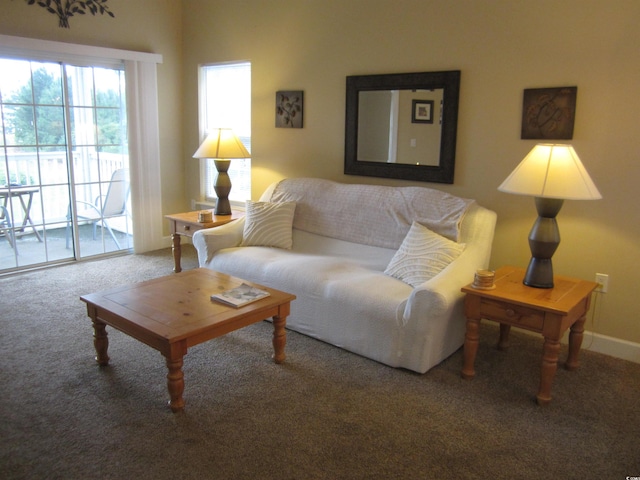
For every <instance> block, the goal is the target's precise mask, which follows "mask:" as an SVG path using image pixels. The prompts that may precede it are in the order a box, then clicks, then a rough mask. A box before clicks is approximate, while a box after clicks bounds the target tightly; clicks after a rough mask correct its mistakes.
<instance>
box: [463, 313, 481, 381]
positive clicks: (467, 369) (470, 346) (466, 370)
mask: <svg viewBox="0 0 640 480" xmlns="http://www.w3.org/2000/svg"><path fill="white" fill-rule="evenodd" d="M479 331H480V319H479V318H468V319H467V331H466V333H465V335H464V365H463V367H462V378H465V379H467V380H470V379H472V378H473V377H475V375H476V372H475V370H474V367H473V364H474V363H475V361H476V354H477V353H478V339H479V338H480V334H479Z"/></svg>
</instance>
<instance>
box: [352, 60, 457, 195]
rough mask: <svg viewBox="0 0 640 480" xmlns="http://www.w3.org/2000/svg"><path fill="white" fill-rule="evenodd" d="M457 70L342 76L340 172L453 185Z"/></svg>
mask: <svg viewBox="0 0 640 480" xmlns="http://www.w3.org/2000/svg"><path fill="white" fill-rule="evenodd" d="M459 93H460V71H459V70H453V71H445V72H423V73H402V74H386V75H358V76H349V77H347V104H346V124H345V161H344V173H345V174H347V175H364V176H372V177H386V178H399V179H404V180H414V181H422V182H437V183H453V173H454V165H455V152H456V132H457V124H458V98H459Z"/></svg>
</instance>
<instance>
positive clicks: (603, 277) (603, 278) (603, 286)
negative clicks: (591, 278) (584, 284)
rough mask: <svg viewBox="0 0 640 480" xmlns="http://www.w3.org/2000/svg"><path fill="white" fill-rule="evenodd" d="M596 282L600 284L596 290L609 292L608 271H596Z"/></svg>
mask: <svg viewBox="0 0 640 480" xmlns="http://www.w3.org/2000/svg"><path fill="white" fill-rule="evenodd" d="M596 283H597V284H598V288H596V290H595V291H596V292H600V293H607V290H609V275H607V274H606V273H596Z"/></svg>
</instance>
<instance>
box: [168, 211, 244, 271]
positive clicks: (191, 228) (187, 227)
mask: <svg viewBox="0 0 640 480" xmlns="http://www.w3.org/2000/svg"><path fill="white" fill-rule="evenodd" d="M203 211H207V210H196V211H193V212H185V213H173V214H171V215H165V216H164V217H165V218H166V219H168V220H169V228H170V230H171V240H172V245H173V246H172V251H173V264H174V267H173V271H174V272H175V273H179V272H181V271H182V267H181V266H180V258H181V257H182V247H181V246H180V236H181V235H184V236H185V237H189V238H191V237H193V234H194V233H195V232H197V231H198V230H203V229H205V228H212V227H219V226H220V225H224V224H225V223H229V222H231V221H232V220H236V219H237V218H240V217H242V216H244V212H242V211H238V210H233V209H232V210H231V215H215V214H214V213H213V210H210V211H211V216H212V220H211V222H206V223H202V222H199V221H198V213H200V212H203Z"/></svg>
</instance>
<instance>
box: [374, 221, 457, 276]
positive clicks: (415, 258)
mask: <svg viewBox="0 0 640 480" xmlns="http://www.w3.org/2000/svg"><path fill="white" fill-rule="evenodd" d="M464 247H465V244H464V243H456V242H453V241H451V240H449V239H448V238H445V237H443V236H441V235H438V234H437V233H435V232H432V231H431V230H429V229H428V228H427V227H425V226H423V225H421V224H419V223H417V222H413V223H412V225H411V228H410V229H409V232H408V233H407V236H406V237H405V238H404V240H403V241H402V245H400V248H399V249H398V251H397V252H396V254H395V255H394V256H393V258H392V259H391V261H390V262H389V265H388V266H387V269H386V270H385V271H384V273H385V274H387V275H390V276H392V277H395V278H397V279H399V280H402V281H403V282H405V283H408V284H409V285H411V286H412V287H417V286H419V285H421V284H422V283H424V282H426V281H427V280H430V279H432V278H433V277H435V276H436V275H437V274H438V273H440V272H441V271H442V270H443V269H444V268H445V267H446V266H447V265H449V264H450V263H451V262H453V261H454V260H455V259H456V258H458V256H459V255H460V254H461V253H462V251H463V250H464Z"/></svg>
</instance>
